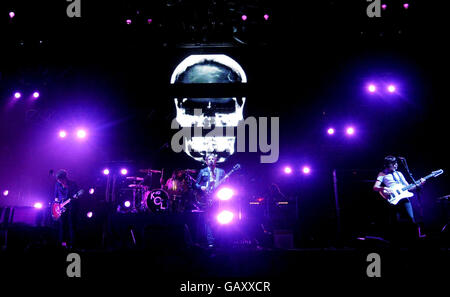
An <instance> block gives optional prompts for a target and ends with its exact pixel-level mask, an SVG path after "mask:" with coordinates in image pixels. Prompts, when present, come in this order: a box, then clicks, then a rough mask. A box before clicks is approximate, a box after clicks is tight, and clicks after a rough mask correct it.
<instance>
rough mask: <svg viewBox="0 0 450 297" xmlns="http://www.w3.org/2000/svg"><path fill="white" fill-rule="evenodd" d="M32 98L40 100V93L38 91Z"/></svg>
mask: <svg viewBox="0 0 450 297" xmlns="http://www.w3.org/2000/svg"><path fill="white" fill-rule="evenodd" d="M32 96H33V98H34V99H37V98H39V92H37V91H36V92H34V93H33V95H32Z"/></svg>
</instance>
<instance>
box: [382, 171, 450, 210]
mask: <svg viewBox="0 0 450 297" xmlns="http://www.w3.org/2000/svg"><path fill="white" fill-rule="evenodd" d="M442 173H444V170H442V169H439V170H436V171H433V172H432V173H430V174H429V175H427V176H425V177H423V179H424V180H427V179H429V178H430V177H436V176H438V175H441V174H442ZM415 186H416V185H415V184H410V185H407V186H405V185H402V184H395V185H393V186H392V187H389V188H388V189H389V190H390V192H391V193H390V194H389V193H388V192H386V191H380V195H381V196H382V197H383V198H384V199H386V200H387V201H388V202H389V203H390V204H392V205H397V203H398V202H399V201H400V200H402V199H404V198H409V197H412V196H414V194H413V193H411V192H409V190H411V189H412V188H413V187H415Z"/></svg>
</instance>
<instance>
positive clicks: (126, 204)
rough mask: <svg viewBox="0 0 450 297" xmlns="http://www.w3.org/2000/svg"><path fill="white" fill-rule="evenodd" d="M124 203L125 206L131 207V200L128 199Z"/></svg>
mask: <svg viewBox="0 0 450 297" xmlns="http://www.w3.org/2000/svg"><path fill="white" fill-rule="evenodd" d="M123 205H125V207H130V205H131V202H130V201H128V200H127V201H125V202H124V203H123Z"/></svg>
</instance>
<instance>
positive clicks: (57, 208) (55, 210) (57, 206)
mask: <svg viewBox="0 0 450 297" xmlns="http://www.w3.org/2000/svg"><path fill="white" fill-rule="evenodd" d="M83 193H84V190H83V189H81V190H79V191H78V192H77V193H76V194H75V195H73V196H72V198H69V199H67V200H66V201H63V202H56V201H55V202H53V203H52V209H51V212H52V218H53V219H54V220H55V221H57V220H59V218H60V217H61V216H62V214H63V212H65V211H66V209H65V208H64V206H66V205H67V204H69V203H70V201H72V199H77V198H78V197H80V196H81V195H83Z"/></svg>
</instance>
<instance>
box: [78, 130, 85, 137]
mask: <svg viewBox="0 0 450 297" xmlns="http://www.w3.org/2000/svg"><path fill="white" fill-rule="evenodd" d="M86 135H87V133H86V131H85V130H78V131H77V137H78V138H80V139H83V138H86Z"/></svg>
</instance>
